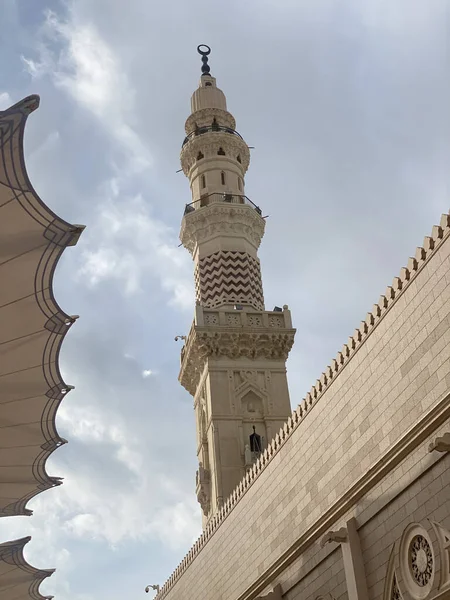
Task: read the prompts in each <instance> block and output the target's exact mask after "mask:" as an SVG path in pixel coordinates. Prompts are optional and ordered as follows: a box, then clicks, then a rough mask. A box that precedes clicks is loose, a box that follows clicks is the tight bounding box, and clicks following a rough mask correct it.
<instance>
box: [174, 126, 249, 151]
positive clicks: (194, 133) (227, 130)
mask: <svg viewBox="0 0 450 600" xmlns="http://www.w3.org/2000/svg"><path fill="white" fill-rule="evenodd" d="M210 131H224V132H225V133H229V134H231V135H235V136H237V137H238V138H240V139H241V140H242V139H243V137H242V135H240V134H239V133H238V132H237V131H235V130H234V129H231V127H224V126H223V125H218V124H216V123H213V124H212V125H205V126H204V127H197V129H195V130H194V131H191V133H189V134H188V135H187V136H186V137H185V138H184V141H183V144H182V146H181V147H183V146H184V145H185V144H187V143H188V142H189V140H192V139H193V138H195V137H197V136H198V135H203V134H204V133H209V132H210Z"/></svg>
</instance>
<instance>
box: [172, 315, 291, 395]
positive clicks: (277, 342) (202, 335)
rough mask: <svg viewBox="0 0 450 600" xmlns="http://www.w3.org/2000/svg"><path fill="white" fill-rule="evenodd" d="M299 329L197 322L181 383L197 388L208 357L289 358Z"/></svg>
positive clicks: (191, 390) (184, 357)
mask: <svg viewBox="0 0 450 600" xmlns="http://www.w3.org/2000/svg"><path fill="white" fill-rule="evenodd" d="M294 336H295V329H279V330H275V331H274V329H273V328H272V329H270V330H269V329H261V330H260V331H257V332H255V330H254V329H250V328H248V329H240V330H238V331H236V329H232V328H228V327H220V329H219V328H215V327H214V328H212V327H199V326H196V325H193V327H192V329H191V331H190V333H189V336H188V339H187V341H186V347H185V349H184V352H183V354H182V363H181V369H180V374H179V377H178V379H179V381H180V383H181V385H182V386H183V387H184V388H185V389H186V390H187V391H188V392H189V393H190V394H191V395H192V396H195V392H196V390H197V387H198V383H199V381H200V377H201V375H202V373H203V369H204V367H205V363H206V361H207V359H208V358H223V357H226V358H231V359H237V358H242V357H243V358H250V359H258V358H264V359H267V360H280V361H286V360H287V358H288V355H289V352H290V350H291V348H292V345H293V344H294Z"/></svg>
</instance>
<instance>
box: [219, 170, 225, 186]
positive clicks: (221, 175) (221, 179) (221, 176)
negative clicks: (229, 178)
mask: <svg viewBox="0 0 450 600" xmlns="http://www.w3.org/2000/svg"><path fill="white" fill-rule="evenodd" d="M220 181H221V182H222V185H225V173H224V172H223V171H222V172H221V174H220Z"/></svg>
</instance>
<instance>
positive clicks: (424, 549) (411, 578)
mask: <svg viewBox="0 0 450 600" xmlns="http://www.w3.org/2000/svg"><path fill="white" fill-rule="evenodd" d="M400 568H401V571H402V577H403V582H404V584H405V587H406V588H407V590H408V592H409V593H410V594H411V596H412V597H413V598H416V599H417V600H423V599H424V598H426V597H427V596H428V594H429V593H430V592H431V589H432V586H433V580H434V573H435V568H436V567H435V559H434V553H433V545H432V542H431V539H430V537H429V535H428V532H427V530H426V529H425V528H424V527H422V526H421V525H419V524H418V523H411V525H408V527H407V528H406V529H405V531H404V532H403V535H402V539H401V541H400Z"/></svg>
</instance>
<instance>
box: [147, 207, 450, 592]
mask: <svg viewBox="0 0 450 600" xmlns="http://www.w3.org/2000/svg"><path fill="white" fill-rule="evenodd" d="M449 237H450V214H444V215H442V218H441V222H440V224H439V225H435V226H434V227H433V229H432V233H431V236H430V237H425V239H424V244H423V247H419V248H417V250H416V254H415V256H414V257H411V258H410V259H409V261H408V265H407V266H406V267H404V268H402V269H401V271H400V276H399V277H396V278H394V280H393V282H392V286H389V287H388V288H387V289H386V293H385V295H383V296H381V297H380V300H379V302H378V304H375V305H374V308H373V311H372V312H370V313H368V314H367V317H366V319H365V320H364V321H362V323H361V327H360V328H358V329H356V330H355V333H354V334H353V336H351V337H350V338H349V341H348V343H347V344H344V346H343V348H342V350H341V351H340V352H339V353H338V355H337V357H336V359H334V360H333V361H332V362H331V365H330V366H328V367H327V368H326V369H325V372H324V373H322V375H321V377H320V379H318V380H317V383H316V384H315V385H314V386H313V387H312V388H311V391H310V392H308V394H307V395H306V396H305V398H304V399H303V400H302V402H301V403H300V404H299V405H298V406H297V408H296V409H295V410H294V411H293V413H292V415H291V416H290V417H289V418H288V420H287V421H286V422H285V423H284V425H283V427H281V429H280V431H279V432H278V433H277V434H276V435H275V437H274V439H273V440H272V441H271V442H270V444H269V445H268V447H267V449H266V450H265V451H264V452H263V453H262V455H261V457H260V459H258V461H257V462H256V463H255V464H254V466H253V467H252V468H251V469H250V470H249V471H248V472H247V473H246V475H245V477H244V478H243V479H242V481H241V482H240V483H239V484H238V486H237V487H236V489H235V490H234V492H233V493H232V494H231V495H230V496H229V498H228V499H227V500H226V501H225V502H224V504H223V506H222V508H221V510H220V511H219V512H218V513H217V514H216V515H215V516H214V517H213V518H212V519H211V520H210V521H209V523H208V525H207V527H206V529H205V530H204V531H203V533H202V534H201V535H200V537H199V538H198V540H197V541H196V542H195V544H194V545H193V546H192V548H191V549H190V551H189V552H188V553H187V554H186V556H185V557H184V559H183V560H182V561H181V563H180V564H179V565H178V567H177V568H176V569H175V571H174V572H173V573H172V575H171V576H170V577H169V579H168V580H167V581H166V583H165V584H164V586H163V587H162V588H161V592H160V594H158V596H157V599H158V600H162V599H163V598H165V597H166V596H167V594H168V593H169V591H170V590H171V588H172V587H173V586H174V585H175V583H176V582H177V581H178V579H179V578H180V577H181V576H182V575H183V573H184V572H185V571H186V569H187V568H188V566H189V565H190V564H191V562H192V561H193V560H194V559H195V557H196V556H197V555H198V554H199V552H200V551H201V549H202V548H203V546H205V544H206V543H207V542H208V541H209V539H210V538H211V537H212V535H213V534H214V533H215V532H216V530H217V529H218V527H219V526H220V525H221V524H222V523H223V521H224V520H225V519H226V518H227V516H228V515H229V514H230V512H231V511H232V510H233V508H234V507H235V506H236V504H237V503H238V502H239V500H240V498H241V497H242V496H243V495H244V494H245V493H246V492H247V490H248V489H249V488H250V487H251V485H252V484H253V482H254V481H255V479H256V478H257V477H258V476H259V475H260V473H261V472H262V471H263V470H264V469H265V467H266V466H267V464H268V463H269V462H271V461H272V459H273V457H274V456H275V455H276V454H277V453H278V452H279V450H280V448H281V447H282V446H283V445H284V444H285V442H286V441H287V440H288V439H289V438H290V437H291V435H292V434H293V432H294V431H295V430H296V429H297V427H298V426H299V424H300V423H301V422H302V421H303V419H304V418H305V417H306V415H307V414H309V412H310V411H311V408H312V407H313V406H314V405H315V404H316V403H317V402H318V400H319V399H320V398H321V397H322V396H323V394H324V393H325V391H326V389H327V388H328V387H329V386H330V385H331V384H332V382H333V381H334V380H335V379H336V377H337V376H338V375H339V373H340V372H341V371H342V370H343V369H344V368H345V367H346V366H347V364H348V363H349V361H350V360H351V358H352V357H353V356H354V355H355V354H356V352H357V351H358V349H359V348H360V347H361V345H362V344H363V343H364V341H365V340H366V339H367V338H368V336H369V335H370V334H371V333H372V331H374V329H375V328H376V327H377V325H378V323H380V322H381V320H382V319H383V318H384V316H385V315H386V314H387V313H388V311H389V310H390V309H391V308H392V306H393V305H394V304H395V302H396V301H397V300H398V299H399V298H400V297H401V295H402V294H403V292H404V291H405V290H406V289H407V288H408V286H409V285H410V284H411V282H412V281H414V279H415V277H416V276H417V274H418V273H420V272H421V270H422V269H423V268H424V266H425V265H426V263H427V262H428V261H429V260H430V258H431V257H432V256H433V254H434V253H435V252H436V250H437V249H438V248H439V247H440V246H441V245H442V244H443V243H444V242H445V241H446V240H447V239H448V238H449ZM448 400H449V398H448V397H446V398H444V399H443V400H442V401H441V402H440V403H439V404H438V405H437V406H435V407H434V408H433V409H432V410H431V411H430V413H428V414H427V415H425V416H424V417H423V419H422V420H421V421H420V422H419V423H418V424H417V425H416V427H414V428H413V429H412V430H410V431H409V432H407V433H406V434H405V436H403V437H402V438H401V439H400V440H399V442H398V443H397V444H395V446H394V447H393V448H391V449H390V450H389V451H388V452H387V453H386V454H385V455H384V456H383V457H382V458H381V459H380V460H379V461H378V463H377V464H376V465H375V466H374V467H373V468H372V469H370V470H369V472H368V473H366V474H365V475H364V476H363V477H362V478H361V479H360V480H359V481H358V482H356V483H355V485H354V486H353V487H352V488H351V489H350V490H348V492H347V493H346V494H345V496H344V497H342V498H340V499H339V500H338V501H337V502H336V503H335V504H334V505H333V506H332V507H331V508H330V510H329V511H327V513H324V515H323V516H322V518H321V520H320V521H318V522H316V523H315V524H314V526H313V527H312V528H311V529H310V530H308V532H306V533H305V535H304V536H302V538H300V539H299V540H297V542H296V543H295V545H294V547H293V548H290V549H289V550H288V551H287V552H286V553H285V554H283V556H282V557H280V559H279V560H278V561H276V563H274V565H272V566H271V567H270V569H269V570H268V571H266V572H265V573H264V574H263V575H261V577H260V578H259V579H258V581H257V582H255V583H254V584H253V585H252V586H251V588H249V590H247V591H246V592H245V594H243V595H242V596H241V597H240V599H239V600H247V599H250V598H252V597H254V595H256V594H257V593H259V592H260V591H262V590H263V589H264V588H265V587H266V586H267V585H268V584H269V582H270V581H271V580H273V578H274V577H276V576H277V574H278V573H280V572H282V570H283V569H284V568H285V564H286V562H287V561H290V562H292V560H294V558H295V556H298V555H299V554H300V553H301V552H302V551H303V549H304V548H305V547H306V543H307V541H308V539H309V543H311V540H315V539H318V538H319V537H320V536H321V535H322V534H324V533H325V532H326V531H327V529H329V527H330V526H332V524H333V523H334V522H335V521H336V519H337V518H339V515H341V514H344V513H345V511H346V510H347V509H348V508H349V506H350V505H351V503H352V502H353V501H354V499H355V498H359V497H361V496H362V495H363V494H364V493H367V491H368V489H370V486H371V485H373V482H374V481H376V480H377V479H376V477H378V480H379V477H380V476H383V473H388V472H389V470H391V469H392V468H393V466H395V465H396V464H398V463H399V462H400V461H401V460H402V459H403V457H404V456H405V455H406V454H407V453H408V452H410V451H411V450H412V449H414V448H415V447H417V445H418V444H419V443H420V442H421V441H422V440H423V439H425V438H426V437H428V436H429V435H430V434H431V433H432V432H433V431H434V430H435V429H436V428H437V427H438V426H439V425H440V424H442V423H443V422H444V421H445V420H446V419H448V418H449V416H450V404H449V402H448ZM293 557H294V558H293ZM271 578H272V579H271Z"/></svg>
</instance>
